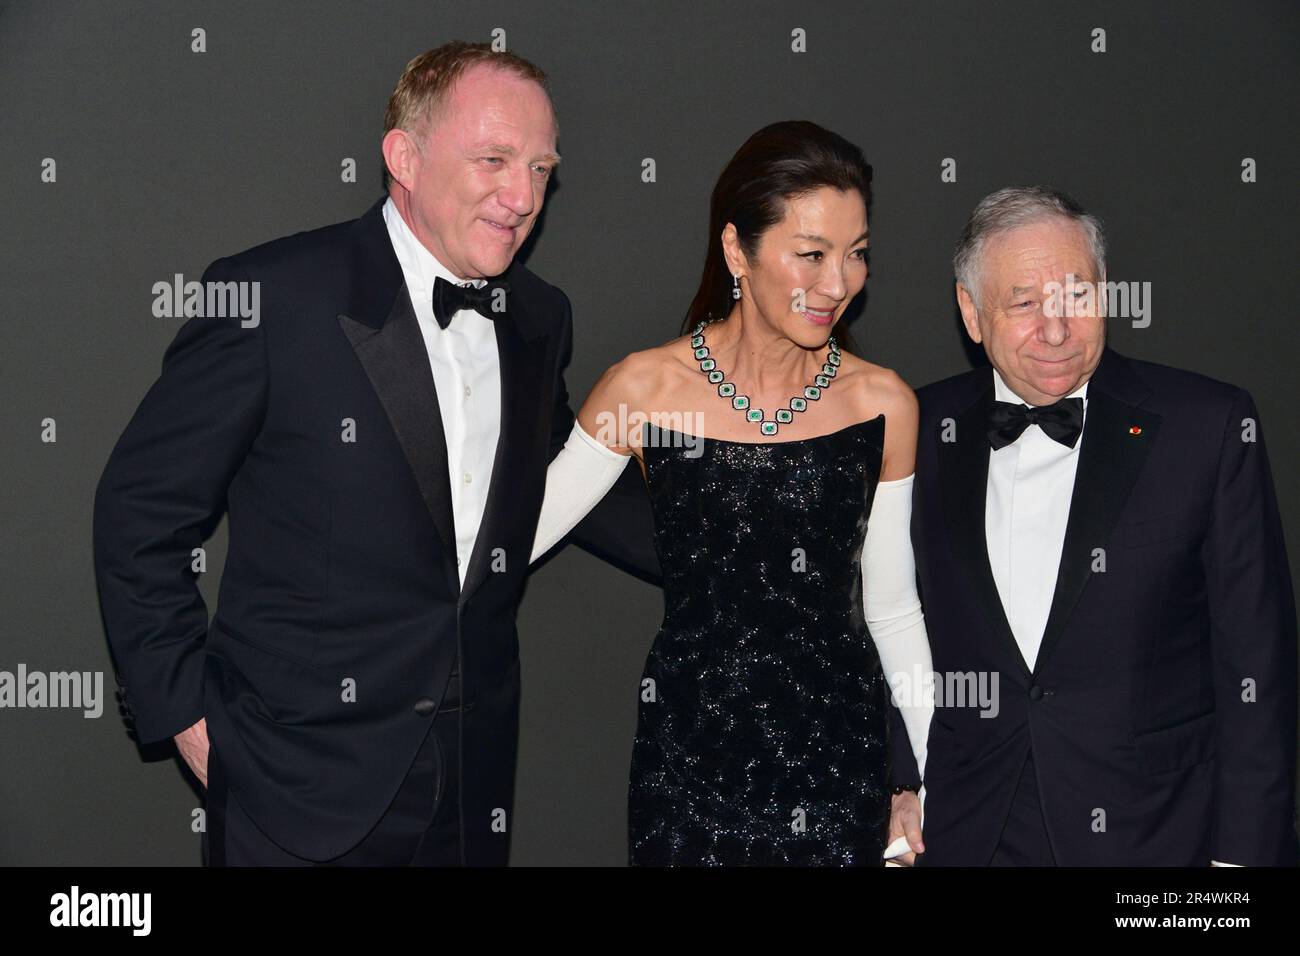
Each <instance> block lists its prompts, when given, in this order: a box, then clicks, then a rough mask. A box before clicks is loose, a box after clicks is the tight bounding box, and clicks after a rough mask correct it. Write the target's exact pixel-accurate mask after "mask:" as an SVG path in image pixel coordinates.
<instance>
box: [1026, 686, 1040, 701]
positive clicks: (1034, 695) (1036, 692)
mask: <svg viewBox="0 0 1300 956" xmlns="http://www.w3.org/2000/svg"><path fill="white" fill-rule="evenodd" d="M1042 698H1043V689H1042V688H1041V687H1039V686H1038V685H1037V684H1035V685H1034V686H1033V687H1031V688H1029V699H1030V700H1042Z"/></svg>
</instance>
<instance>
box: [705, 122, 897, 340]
mask: <svg viewBox="0 0 1300 956" xmlns="http://www.w3.org/2000/svg"><path fill="white" fill-rule="evenodd" d="M823 186H830V187H831V188H832V189H838V190H841V191H848V190H850V189H856V190H857V191H858V192H859V193H860V194H861V195H862V201H863V203H864V204H866V206H867V207H868V208H869V207H870V206H871V165H870V164H869V163H868V162H867V160H866V157H865V156H863V155H862V150H861V149H859V148H858V147H857V146H854V145H853V144H852V143H850V142H849V141H848V140H846V139H845V138H844V137H842V136H840V135H838V134H836V133H832V132H831V131H830V130H828V129H825V128H824V127H821V126H818V125H817V124H816V123H810V122H808V121H806V120H786V121H784V122H781V123H773V124H772V125H771V126H764V127H763V128H762V129H760V130H759V131H758V132H757V133H755V134H754V135H753V136H751V137H749V139H747V140H746V141H745V145H743V146H741V147H740V149H738V150H737V151H736V155H735V156H733V157H731V162H729V163H727V168H726V169H724V170H723V171H722V175H721V176H719V177H718V183H717V185H716V186H714V187H713V197H712V199H711V200H710V203H709V244H708V253H707V255H706V256H705V257H704V273H703V275H702V276H701V277H700V287H699V290H698V291H697V292H696V293H695V298H694V299H692V300H691V305H690V308H689V309H687V311H686V318H685V319H684V320H683V321H682V333H681V334H683V335H685V334H686V333H688V332H690V331H692V330H693V329H694V328H695V327H696V326H697V325H699V324H700V323H701V322H705V323H709V322H717V321H719V320H721V319H725V318H726V317H727V316H728V315H730V314H731V309H732V307H733V306H734V305H735V299H733V298H732V294H731V289H732V280H731V270H729V269H728V268H727V260H726V257H725V256H724V255H723V254H722V230H723V229H724V228H726V225H727V223H732V224H733V225H735V227H736V232H737V233H738V235H739V237H740V247H741V249H743V250H744V252H745V255H746V256H747V257H749V258H750V259H751V260H752V259H753V258H754V256H755V253H756V252H757V250H758V242H759V239H760V238H761V237H762V235H763V233H764V232H766V231H767V230H768V229H770V228H771V227H772V226H774V225H776V224H777V223H778V222H780V221H781V220H782V219H783V218H784V217H785V210H786V203H787V202H788V201H789V200H791V199H795V198H797V197H799V196H803V195H806V194H807V193H811V192H815V191H816V190H818V189H820V188H821V187H823ZM831 331H832V334H833V335H834V336H835V338H836V340H837V341H838V342H839V344H840V347H841V348H843V349H845V350H846V351H849V352H855V351H856V349H855V348H854V346H853V342H852V339H851V338H850V337H849V334H848V331H847V329H846V328H845V322H844V320H843V318H841V319H840V320H839V321H838V322H837V323H835V328H834V329H832V330H831Z"/></svg>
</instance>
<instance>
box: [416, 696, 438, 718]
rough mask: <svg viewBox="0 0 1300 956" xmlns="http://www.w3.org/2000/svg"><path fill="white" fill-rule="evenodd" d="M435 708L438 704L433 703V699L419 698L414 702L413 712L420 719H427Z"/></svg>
mask: <svg viewBox="0 0 1300 956" xmlns="http://www.w3.org/2000/svg"><path fill="white" fill-rule="evenodd" d="M437 706H438V702H437V701H435V700H434V699H433V698H431V697H421V698H420V699H419V700H417V701H416V702H415V712H416V713H417V714H419V715H420V716H421V717H428V716H429V715H430V714H432V713H433V710H434V708H435V707H437Z"/></svg>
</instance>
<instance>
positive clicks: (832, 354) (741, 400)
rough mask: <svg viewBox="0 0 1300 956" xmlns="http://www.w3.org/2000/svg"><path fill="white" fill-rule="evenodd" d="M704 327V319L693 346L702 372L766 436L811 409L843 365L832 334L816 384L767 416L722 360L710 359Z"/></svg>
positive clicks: (695, 332) (694, 334)
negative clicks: (726, 370)
mask: <svg viewBox="0 0 1300 956" xmlns="http://www.w3.org/2000/svg"><path fill="white" fill-rule="evenodd" d="M704 326H705V323H704V322H701V323H700V324H699V325H697V326H696V327H695V331H694V332H692V333H691V348H693V349H694V350H695V358H696V359H697V360H699V363H700V371H701V372H703V373H704V374H705V375H707V376H708V379H709V382H710V383H711V384H713V385H716V386H717V387H718V395H719V396H721V397H722V398H729V399H731V407H732V408H734V409H736V410H737V411H741V412H744V413H745V421H747V422H756V423H757V424H758V430H759V431H760V432H762V433H763V434H764V435H775V434H776V432H777V429H778V427H779V426H781V425H788V424H789V423H790V422H792V421H794V413H795V412H802V411H806V410H807V409H808V403H809V402H815V401H817V399H819V398H821V397H822V389H824V388H828V387H829V386H830V384H831V379H833V378H834V377H835V373H836V372H837V371H838V370H839V366H840V347H839V345H838V344H837V343H836V341H835V336H833V335H832V336H831V339H830V342H829V343H828V345H829V347H830V348H829V351H827V353H826V361H825V363H824V364H823V365H822V370H821V372H819V373H818V374H817V375H815V376H813V383H812V384H811V385H805V386H804V389H803V395H802V396H799V395H796V396H794V397H793V398H791V399H790V404H789V406H788V407H786V408H778V409H777V410H776V417H775V418H773V419H765V418H763V410H762V409H761V408H751V407H750V404H749V396H748V395H737V394H736V386H735V384H734V383H733V382H728V381H727V376H726V375H725V374H724V373H723V371H722V369H720V368H718V363H717V362H716V361H715V360H714V359H711V358H709V347H708V346H707V345H705V344H704Z"/></svg>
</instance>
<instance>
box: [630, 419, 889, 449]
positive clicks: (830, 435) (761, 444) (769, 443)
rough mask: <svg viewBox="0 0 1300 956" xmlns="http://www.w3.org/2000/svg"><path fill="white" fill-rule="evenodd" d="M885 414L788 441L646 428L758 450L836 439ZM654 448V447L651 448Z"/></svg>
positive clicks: (647, 424)
mask: <svg viewBox="0 0 1300 956" xmlns="http://www.w3.org/2000/svg"><path fill="white" fill-rule="evenodd" d="M884 417H885V413H884V412H881V413H880V414H879V415H877V416H876V417H875V418H868V419H866V420H865V421H860V422H854V423H853V424H852V425H845V426H844V427H843V428H837V429H836V430H835V431H833V432H826V433H825V434H824V435H809V436H808V437H807V438H795V439H793V440H786V441H733V440H731V439H728V438H709V437H708V436H707V435H692V434H690V433H689V432H679V431H677V430H676V429H675V428H660V427H659V426H658V425H656V424H655V423H654V422H646V423H645V427H646V428H653V429H654V430H655V431H658V432H666V433H669V434H673V435H680V436H682V437H683V438H689V439H691V440H693V441H704V442H716V443H718V444H719V445H752V446H754V447H756V448H767V447H770V446H773V445H801V444H804V443H805V442H810V441H820V440H821V439H823V438H834V437H835V436H836V435H840V434H843V433H844V432H847V431H851V430H852V429H854V428H862V427H863V426H864V425H871V424H874V423H875V422H878V421H882V420H883V419H884ZM651 447H654V446H651Z"/></svg>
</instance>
